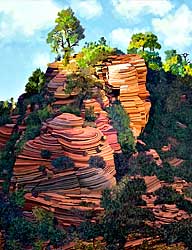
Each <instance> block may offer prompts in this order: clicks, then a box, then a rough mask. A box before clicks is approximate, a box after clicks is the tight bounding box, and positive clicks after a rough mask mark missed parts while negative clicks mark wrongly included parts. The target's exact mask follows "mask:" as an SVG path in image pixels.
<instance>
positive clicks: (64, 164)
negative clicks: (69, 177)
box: [52, 156, 75, 170]
mask: <svg viewBox="0 0 192 250" xmlns="http://www.w3.org/2000/svg"><path fill="white" fill-rule="evenodd" d="M52 165H53V166H54V167H55V168H56V169H58V170H65V169H69V168H74V167H75V164H74V162H73V160H72V159H71V158H69V157H68V156H61V157H58V158H56V159H54V160H52Z"/></svg>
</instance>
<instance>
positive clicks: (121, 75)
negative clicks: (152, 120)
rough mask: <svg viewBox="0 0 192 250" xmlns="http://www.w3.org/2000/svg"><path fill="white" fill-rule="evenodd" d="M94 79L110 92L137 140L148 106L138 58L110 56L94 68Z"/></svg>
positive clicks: (148, 109) (144, 122) (144, 66)
mask: <svg viewBox="0 0 192 250" xmlns="http://www.w3.org/2000/svg"><path fill="white" fill-rule="evenodd" d="M97 75H98V76H99V78H100V79H101V80H104V82H105V86H107V87H108V88H110V89H111V90H112V94H111V97H112V98H116V99H118V100H120V102H121V103H122V105H123V107H124V108H125V110H126V111H127V113H128V114H129V117H130V120H131V128H132V129H133V132H134V135H135V136H139V134H140V133H141V131H142V130H143V128H144V127H145V125H146V124H147V121H148V118H149V111H150V107H151V103H150V101H149V92H148V91H147V90H146V75H147V68H146V65H145V62H144V59H142V58H141V57H140V56H138V55H132V54H130V55H120V56H111V57H109V58H108V59H107V60H106V61H105V62H104V63H102V64H101V65H97Z"/></svg>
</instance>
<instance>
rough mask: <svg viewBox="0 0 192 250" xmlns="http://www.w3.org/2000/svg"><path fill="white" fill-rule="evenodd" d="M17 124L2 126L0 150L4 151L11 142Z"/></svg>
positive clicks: (0, 129) (0, 127)
mask: <svg viewBox="0 0 192 250" xmlns="http://www.w3.org/2000/svg"><path fill="white" fill-rule="evenodd" d="M14 126H15V124H5V125H3V126H0V150H1V149H3V147H4V146H5V144H6V142H7V141H8V140H9V138H10V136H11V134H12V132H13V128H14Z"/></svg>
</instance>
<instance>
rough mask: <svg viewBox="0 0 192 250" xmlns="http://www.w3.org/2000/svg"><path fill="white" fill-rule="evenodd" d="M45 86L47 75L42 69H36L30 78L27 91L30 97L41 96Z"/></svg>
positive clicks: (26, 87)
mask: <svg viewBox="0 0 192 250" xmlns="http://www.w3.org/2000/svg"><path fill="white" fill-rule="evenodd" d="M44 85H45V74H44V73H43V72H42V71H41V69H40V68H38V69H36V70H35V71H34V72H33V73H32V76H30V77H29V80H28V83H27V84H26V86H25V91H26V93H27V94H29V95H34V94H39V93H40V92H41V90H42V88H43V87H44Z"/></svg>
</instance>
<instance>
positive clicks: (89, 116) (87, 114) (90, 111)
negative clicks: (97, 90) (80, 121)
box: [85, 107, 96, 122]
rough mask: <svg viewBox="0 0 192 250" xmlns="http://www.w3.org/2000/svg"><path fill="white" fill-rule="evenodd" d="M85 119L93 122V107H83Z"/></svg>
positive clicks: (94, 117) (94, 118)
mask: <svg viewBox="0 0 192 250" xmlns="http://www.w3.org/2000/svg"><path fill="white" fill-rule="evenodd" d="M85 120H86V121H88V122H94V121H95V120H96V116H95V114H94V107H90V108H86V109H85Z"/></svg>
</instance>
